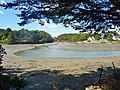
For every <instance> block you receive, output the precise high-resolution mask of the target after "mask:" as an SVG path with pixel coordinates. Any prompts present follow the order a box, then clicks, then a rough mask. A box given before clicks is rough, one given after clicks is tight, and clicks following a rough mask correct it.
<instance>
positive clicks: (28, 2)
mask: <svg viewBox="0 0 120 90" xmlns="http://www.w3.org/2000/svg"><path fill="white" fill-rule="evenodd" d="M1 6H3V7H5V8H6V9H8V8H14V9H15V10H20V11H21V13H20V14H17V16H19V17H20V19H22V22H20V23H18V24H19V25H21V26H22V25H25V24H28V23H31V22H34V21H36V20H38V22H39V24H41V25H44V20H46V21H47V22H48V23H50V21H52V22H53V23H55V24H58V23H62V24H63V25H64V26H65V27H69V26H71V27H73V28H74V29H76V30H77V29H83V30H91V29H95V30H96V31H99V30H101V29H104V30H105V29H106V28H107V27H108V26H110V25H115V26H120V0H15V1H13V2H10V3H6V4H4V5H1Z"/></svg>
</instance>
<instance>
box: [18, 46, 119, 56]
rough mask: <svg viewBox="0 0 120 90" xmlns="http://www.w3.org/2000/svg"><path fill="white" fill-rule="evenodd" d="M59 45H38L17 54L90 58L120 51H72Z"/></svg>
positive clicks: (113, 54)
mask: <svg viewBox="0 0 120 90" xmlns="http://www.w3.org/2000/svg"><path fill="white" fill-rule="evenodd" d="M55 47H57V48H59V47H60V46H59V45H57V44H56V45H51V46H48V47H47V46H46V47H45V46H43V47H37V48H35V49H31V50H26V51H20V52H17V53H16V55H19V56H23V57H29V58H88V57H98V58H99V57H109V56H119V55H120V51H71V50H60V49H57V48H55Z"/></svg>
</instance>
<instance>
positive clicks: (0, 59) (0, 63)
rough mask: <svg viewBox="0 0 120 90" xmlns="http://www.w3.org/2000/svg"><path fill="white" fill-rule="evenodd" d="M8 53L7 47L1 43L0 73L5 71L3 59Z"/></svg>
mask: <svg viewBox="0 0 120 90" xmlns="http://www.w3.org/2000/svg"><path fill="white" fill-rule="evenodd" d="M5 54H6V52H5V49H4V48H3V47H2V45H0V75H2V71H3V66H2V61H3V56H4V55H5Z"/></svg>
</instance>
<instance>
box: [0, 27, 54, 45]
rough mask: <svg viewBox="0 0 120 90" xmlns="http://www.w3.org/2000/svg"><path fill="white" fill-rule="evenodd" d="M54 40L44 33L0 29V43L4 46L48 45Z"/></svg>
mask: <svg viewBox="0 0 120 90" xmlns="http://www.w3.org/2000/svg"><path fill="white" fill-rule="evenodd" d="M53 41H54V39H53V38H52V36H51V35H50V34H48V33H47V32H45V31H38V30H28V29H21V30H18V31H17V30H14V31H13V30H11V29H10V28H7V29H0V43H5V44H23V43H24V44H28V43H29V44H38V43H50V42H53Z"/></svg>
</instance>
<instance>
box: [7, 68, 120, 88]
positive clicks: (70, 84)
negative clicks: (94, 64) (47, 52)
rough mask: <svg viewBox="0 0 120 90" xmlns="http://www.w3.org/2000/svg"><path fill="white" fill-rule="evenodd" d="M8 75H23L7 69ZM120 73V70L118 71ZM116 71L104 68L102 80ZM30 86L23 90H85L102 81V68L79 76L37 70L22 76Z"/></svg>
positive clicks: (19, 70) (60, 71) (55, 71)
mask: <svg viewBox="0 0 120 90" xmlns="http://www.w3.org/2000/svg"><path fill="white" fill-rule="evenodd" d="M6 71H7V73H9V72H11V73H21V72H22V71H23V68H22V69H19V68H12V69H7V70H6ZM116 71H117V72H118V71H120V69H116ZM113 74H114V69H112V68H111V67H106V68H104V70H103V72H102V78H101V79H104V78H105V77H106V76H108V75H113ZM21 77H23V78H25V79H26V81H27V82H28V84H27V85H26V86H25V87H24V88H22V89H21V90H85V87H87V86H89V85H91V84H94V83H95V82H97V81H98V80H99V79H100V68H99V69H98V70H96V71H91V72H88V73H83V74H80V75H79V74H77V75H71V74H69V75H65V74H63V71H62V70H50V69H46V70H36V71H30V72H26V73H24V74H22V75H21Z"/></svg>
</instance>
